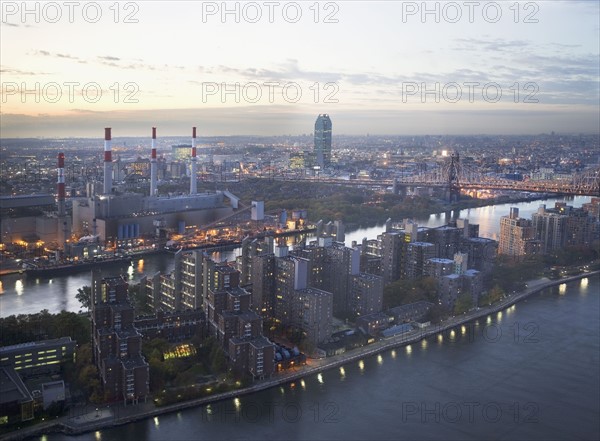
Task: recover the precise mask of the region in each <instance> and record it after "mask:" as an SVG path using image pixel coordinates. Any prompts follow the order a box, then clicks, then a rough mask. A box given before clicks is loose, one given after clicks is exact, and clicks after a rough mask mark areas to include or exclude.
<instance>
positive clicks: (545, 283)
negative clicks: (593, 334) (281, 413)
mask: <svg viewBox="0 0 600 441" xmlns="http://www.w3.org/2000/svg"><path fill="white" fill-rule="evenodd" d="M598 274H600V270H597V271H592V272H589V273H582V274H577V275H575V276H570V277H566V278H563V279H557V280H549V279H546V278H541V279H536V280H534V281H530V282H528V284H531V285H532V286H530V287H528V288H527V289H526V290H524V291H522V292H519V293H516V294H514V295H512V296H510V297H506V298H504V299H502V300H501V301H499V302H498V303H496V304H494V305H490V306H485V307H482V308H479V309H476V310H473V311H471V312H470V313H465V314H463V315H461V316H457V317H453V318H451V319H449V320H446V321H444V322H442V323H439V324H436V325H431V326H428V327H427V328H423V329H417V330H415V331H412V332H411V333H408V334H405V335H397V336H394V337H390V338H388V339H383V340H378V341H376V342H375V343H372V344H370V345H367V346H363V347H361V348H357V349H354V350H351V351H348V352H345V353H343V354H340V355H336V356H332V357H327V358H322V359H310V360H311V361H310V362H309V363H308V364H307V365H305V367H303V368H299V369H298V370H297V371H293V372H286V373H284V374H281V375H278V376H277V378H271V379H268V380H261V381H260V382H258V383H256V384H254V385H252V386H249V387H246V388H243V389H237V390H234V391H229V392H224V393H221V394H218V395H212V396H209V397H203V398H197V399H194V400H189V401H185V402H181V403H175V404H171V405H167V406H163V407H158V408H157V407H154V404H153V403H152V402H150V403H143V404H139V405H138V406H137V407H134V408H133V410H136V411H135V412H133V413H131V414H129V415H123V416H121V417H120V416H118V414H120V413H122V412H125V411H126V410H128V409H127V407H123V406H119V407H118V408H116V410H117V415H116V416H115V415H108V416H106V417H104V418H102V419H101V420H96V421H89V422H88V421H86V422H77V421H76V419H79V417H76V418H74V417H61V418H59V419H57V420H56V421H52V422H48V423H45V424H44V423H42V424H37V425H35V426H32V427H29V428H25V429H22V430H20V431H16V432H11V433H8V434H5V435H4V436H0V439H6V440H19V439H25V438H28V437H33V436H36V435H39V434H42V433H48V432H49V431H51V432H62V433H65V434H67V435H79V434H82V433H86V432H91V431H96V430H101V429H108V428H110V427H115V426H120V425H124V424H128V423H132V422H135V421H139V420H143V419H147V418H152V417H156V416H159V415H164V414H168V413H173V412H177V411H180V410H183V409H187V408H191V407H198V406H202V405H206V404H210V403H214V402H218V401H223V400H227V399H231V398H235V397H239V396H242V395H248V394H251V393H255V392H259V391H262V390H265V389H269V388H272V387H276V386H280V385H282V384H286V383H290V382H293V381H296V380H299V379H301V378H304V377H306V376H309V375H313V374H316V373H319V372H323V371H326V370H329V369H333V368H335V367H338V366H341V365H344V364H347V363H351V362H354V361H357V360H360V359H363V358H366V357H371V356H373V355H376V354H379V353H381V352H384V351H387V350H390V349H393V348H397V347H402V346H407V345H410V344H414V343H417V342H419V341H421V340H423V339H425V338H428V337H430V336H432V335H435V334H438V333H440V332H445V331H447V330H449V329H452V328H454V327H457V326H461V325H464V324H466V323H468V322H471V321H473V320H477V319H480V318H481V317H484V316H487V315H489V314H493V313H497V312H498V311H501V310H504V309H506V308H508V307H510V306H512V305H514V304H515V303H518V302H520V301H522V300H524V299H526V298H528V297H530V296H531V295H533V294H536V293H538V292H540V291H542V290H544V289H546V288H550V287H552V286H557V285H561V284H563V283H570V282H574V281H577V280H580V279H583V278H586V277H593V276H596V275H598ZM312 364H314V366H311V365H312ZM129 407H130V408H131V407H133V406H131V405H130V406H129ZM140 407H142V408H141V409H140ZM143 407H145V408H146V409H143ZM112 410H113V409H111V411H110V413H111V414H112V413H113V412H112ZM103 411H104V410H102V411H101V412H103ZM96 418H98V412H96Z"/></svg>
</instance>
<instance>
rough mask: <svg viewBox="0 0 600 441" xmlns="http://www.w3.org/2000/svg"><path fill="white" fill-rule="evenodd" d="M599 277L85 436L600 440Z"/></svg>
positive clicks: (58, 440) (103, 439)
mask: <svg viewBox="0 0 600 441" xmlns="http://www.w3.org/2000/svg"><path fill="white" fill-rule="evenodd" d="M599 291H600V278H599V277H598V276H595V277H590V278H585V279H582V280H580V281H575V282H572V283H569V284H563V285H561V286H557V287H554V288H549V289H546V290H544V291H542V292H540V293H539V294H535V295H533V296H531V297H530V298H529V299H528V300H525V301H523V302H521V303H518V304H516V305H514V306H512V307H510V308H508V309H507V310H504V311H502V312H499V313H497V314H493V315H490V316H488V317H484V318H482V319H479V320H478V321H477V322H475V323H473V324H472V325H471V324H470V325H468V326H466V327H465V330H464V331H463V329H461V327H460V326H459V327H457V328H456V329H455V330H454V331H453V332H452V331H448V332H445V333H444V334H443V335H441V336H439V335H437V336H432V337H429V338H428V339H426V340H423V341H421V342H420V343H418V344H414V345H412V347H400V348H397V349H395V350H388V351H386V352H383V353H381V354H380V355H375V356H372V357H368V358H365V359H364V360H361V361H358V362H352V363H349V364H347V365H345V366H343V367H339V368H334V369H331V370H329V371H326V372H323V373H321V374H317V375H311V376H308V377H307V378H305V379H304V380H301V381H296V382H294V383H289V384H286V385H284V386H282V387H275V388H272V389H269V390H265V391H262V392H258V393H255V394H252V395H248V396H242V397H239V398H236V399H233V400H226V401H222V402H218V403H214V404H212V405H209V406H203V407H196V408H191V409H187V410H184V411H181V412H176V413H171V414H166V415H163V416H158V417H156V418H153V419H147V420H143V421H139V422H136V423H132V424H128V425H125V426H122V427H116V428H112V429H107V430H102V431H98V432H94V433H88V434H83V435H80V436H77V437H69V436H66V435H62V434H52V435H47V436H46V435H45V436H42V437H38V438H36V439H39V440H40V441H79V440H98V441H112V440H119V441H120V440H150V441H158V440H220V439H223V440H234V439H242V440H245V439H260V440H266V439H268V440H276V439H295V440H320V439H332V440H366V439H381V440H465V439H473V440H492V439H493V440H525V439H528V440H573V439H582V440H583V439H585V440H588V439H589V440H592V439H593V440H597V439H600V428H599V422H598V421H599V420H598V415H599V414H600V367H599V366H600V302H599V298H600V297H599V295H598V292H599Z"/></svg>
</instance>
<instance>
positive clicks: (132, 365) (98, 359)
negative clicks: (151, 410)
mask: <svg viewBox="0 0 600 441" xmlns="http://www.w3.org/2000/svg"><path fill="white" fill-rule="evenodd" d="M127 288H128V284H127V282H126V281H125V279H123V278H122V277H120V276H119V277H105V278H101V275H100V272H99V271H94V273H93V276H92V311H91V312H92V348H93V355H94V362H95V364H96V366H97V367H98V371H99V372H100V377H101V379H102V386H103V388H104V393H105V397H106V398H107V400H108V401H117V400H123V401H124V402H125V403H127V402H134V403H137V402H138V401H139V400H140V399H144V400H145V399H146V397H147V396H148V392H149V386H148V385H149V375H150V374H149V367H148V363H146V360H144V357H143V356H142V336H141V334H140V333H139V332H138V331H137V329H136V328H135V327H134V326H133V321H134V317H135V314H134V310H133V306H132V305H131V303H130V302H129V299H128V297H127Z"/></svg>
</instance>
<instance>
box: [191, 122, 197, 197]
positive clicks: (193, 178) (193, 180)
mask: <svg viewBox="0 0 600 441" xmlns="http://www.w3.org/2000/svg"><path fill="white" fill-rule="evenodd" d="M196 161H197V159H196V127H192V172H191V175H190V194H196V193H197V191H198V189H197V186H196V184H197V183H196V169H197V166H198V165H197V163H196Z"/></svg>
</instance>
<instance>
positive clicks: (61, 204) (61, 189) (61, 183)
mask: <svg viewBox="0 0 600 441" xmlns="http://www.w3.org/2000/svg"><path fill="white" fill-rule="evenodd" d="M57 172H58V180H57V190H58V207H57V208H58V216H59V217H63V216H64V215H65V154H64V153H62V152H61V153H59V154H58V167H57Z"/></svg>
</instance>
